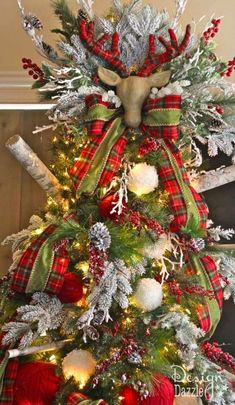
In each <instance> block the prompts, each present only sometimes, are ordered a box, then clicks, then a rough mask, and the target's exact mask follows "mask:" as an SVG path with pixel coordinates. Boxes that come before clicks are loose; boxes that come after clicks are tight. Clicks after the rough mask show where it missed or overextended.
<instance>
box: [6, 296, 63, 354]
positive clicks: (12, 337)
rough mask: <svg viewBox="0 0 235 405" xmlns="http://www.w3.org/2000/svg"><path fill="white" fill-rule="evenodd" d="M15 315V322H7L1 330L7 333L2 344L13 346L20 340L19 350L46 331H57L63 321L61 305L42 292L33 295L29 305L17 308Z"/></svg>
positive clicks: (56, 299)
mask: <svg viewBox="0 0 235 405" xmlns="http://www.w3.org/2000/svg"><path fill="white" fill-rule="evenodd" d="M17 314H18V316H17V320H16V321H14V322H9V323H7V324H5V325H4V326H3V328H2V330H3V331H4V332H7V333H6V334H5V336H4V338H3V343H4V344H6V345H9V344H12V343H13V344H15V343H16V342H17V341H18V340H19V339H20V342H19V347H20V348H24V347H27V346H29V345H31V344H32V343H33V341H34V340H35V339H36V338H37V337H39V336H40V335H43V334H45V333H46V332H47V331H50V330H54V329H57V328H58V327H59V326H60V325H61V324H62V322H63V320H64V313H63V305H62V304H61V302H60V301H59V299H58V298H56V297H50V296H49V295H47V294H46V293H43V292H36V293H34V294H33V296H32V301H31V303H30V304H29V305H23V306H21V307H19V308H18V309H17ZM18 318H19V321H18Z"/></svg>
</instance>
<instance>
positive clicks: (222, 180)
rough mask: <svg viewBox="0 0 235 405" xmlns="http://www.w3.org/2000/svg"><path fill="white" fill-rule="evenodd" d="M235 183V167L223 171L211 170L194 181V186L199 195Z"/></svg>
mask: <svg viewBox="0 0 235 405" xmlns="http://www.w3.org/2000/svg"><path fill="white" fill-rule="evenodd" d="M232 181H235V165H232V166H228V167H225V168H224V169H221V170H217V171H216V170H211V171H209V172H207V173H205V174H203V175H201V176H200V177H199V178H198V179H196V180H193V181H192V186H193V187H194V188H195V190H196V191H197V192H198V193H202V192H204V191H207V190H212V189H213V188H216V187H220V186H223V185H224V184H227V183H231V182H232Z"/></svg>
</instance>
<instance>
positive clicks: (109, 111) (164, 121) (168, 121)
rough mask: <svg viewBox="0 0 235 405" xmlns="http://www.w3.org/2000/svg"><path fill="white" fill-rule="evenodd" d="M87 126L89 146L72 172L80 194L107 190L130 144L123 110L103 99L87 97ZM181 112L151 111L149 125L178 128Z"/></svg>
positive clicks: (148, 114) (96, 96) (147, 116)
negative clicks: (101, 189) (101, 188)
mask: <svg viewBox="0 0 235 405" xmlns="http://www.w3.org/2000/svg"><path fill="white" fill-rule="evenodd" d="M86 105H87V109H88V111H87V116H86V123H87V127H88V133H89V136H90V143H89V144H88V146H87V147H85V148H84V150H83V151H82V152H81V155H80V156H79V158H78V160H77V161H76V163H75V164H74V166H73V167H72V168H71V169H70V175H71V177H72V179H73V182H74V185H75V188H76V190H77V195H80V194H81V193H88V194H92V193H93V192H94V191H95V189H96V187H97V186H98V185H99V186H102V187H105V186H107V185H108V183H109V182H110V181H111V180H112V178H113V177H114V175H115V174H116V173H117V171H118V169H119V167H120V165H121V160H122V157H123V154H124V150H125V147H126V141H127V128H126V126H125V124H124V120H123V110H122V109H121V108H119V109H115V108H113V106H112V104H110V103H108V102H104V101H102V96H100V95H91V96H88V97H87V98H86ZM179 119H180V110H179V109H177V108H174V107H172V108H169V109H167V108H154V106H153V108H152V111H148V113H146V120H147V122H148V123H149V126H151V125H152V123H153V122H155V125H156V126H163V125H169V126H171V125H178V123H179Z"/></svg>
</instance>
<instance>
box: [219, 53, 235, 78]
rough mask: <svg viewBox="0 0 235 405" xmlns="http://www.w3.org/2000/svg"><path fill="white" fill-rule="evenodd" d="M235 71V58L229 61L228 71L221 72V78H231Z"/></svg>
mask: <svg viewBox="0 0 235 405" xmlns="http://www.w3.org/2000/svg"><path fill="white" fill-rule="evenodd" d="M234 70H235V57H234V58H233V59H232V60H230V61H228V66H227V69H226V70H225V71H223V72H221V73H220V76H221V77H225V76H228V77H230V76H232V74H233V71H234Z"/></svg>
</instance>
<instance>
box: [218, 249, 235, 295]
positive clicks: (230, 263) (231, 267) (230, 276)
mask: <svg viewBox="0 0 235 405" xmlns="http://www.w3.org/2000/svg"><path fill="white" fill-rule="evenodd" d="M217 258H218V268H219V272H220V274H221V284H222V286H223V287H224V299H226V300H228V299H229V298H230V297H232V298H233V301H234V303H235V258H234V257H232V256H228V255H226V254H224V253H223V254H220V255H218V256H217Z"/></svg>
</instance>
